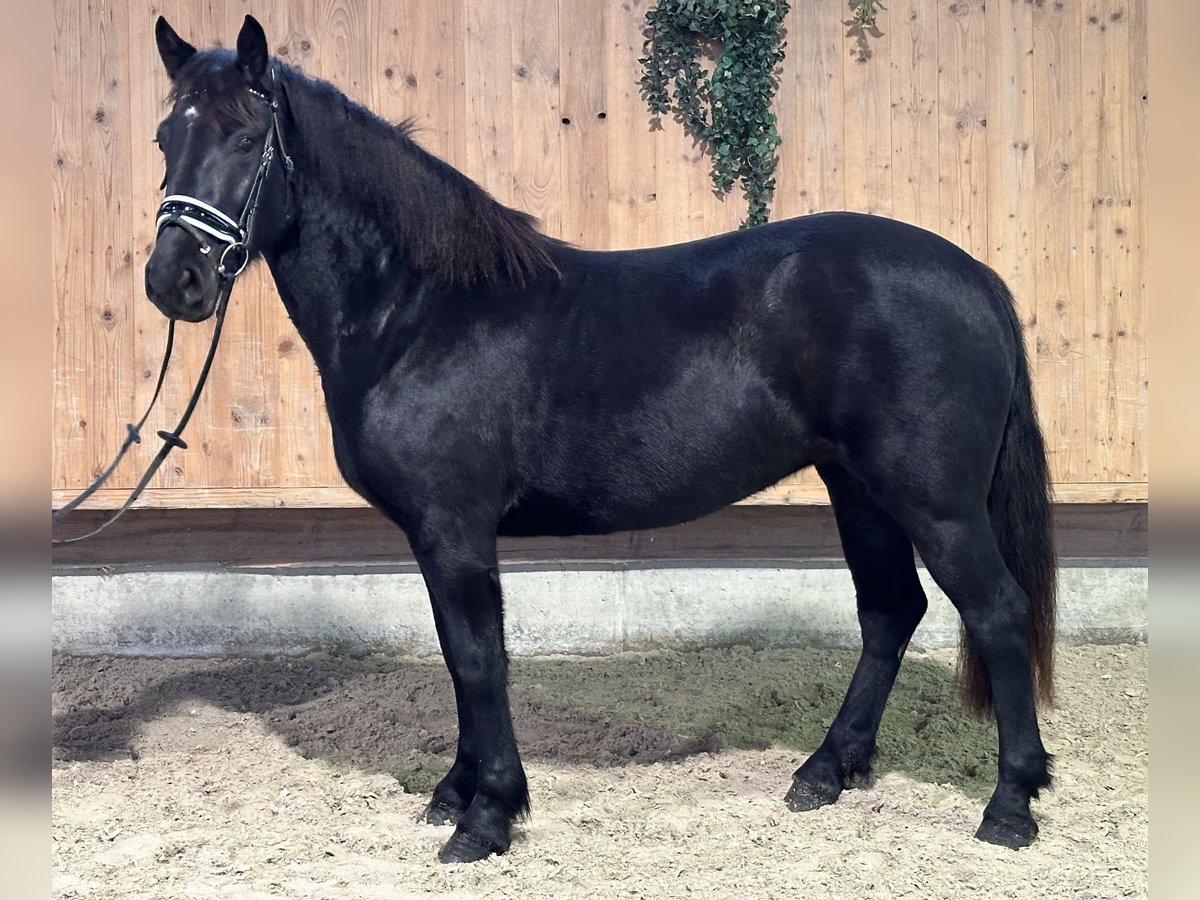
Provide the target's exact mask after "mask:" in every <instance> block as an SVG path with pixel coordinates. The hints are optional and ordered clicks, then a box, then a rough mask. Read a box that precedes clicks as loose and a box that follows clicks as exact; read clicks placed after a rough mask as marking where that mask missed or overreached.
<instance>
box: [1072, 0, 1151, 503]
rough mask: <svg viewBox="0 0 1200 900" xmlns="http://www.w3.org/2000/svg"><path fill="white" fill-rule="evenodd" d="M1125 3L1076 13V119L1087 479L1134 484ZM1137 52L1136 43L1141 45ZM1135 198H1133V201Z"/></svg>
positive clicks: (1137, 185)
mask: <svg viewBox="0 0 1200 900" xmlns="http://www.w3.org/2000/svg"><path fill="white" fill-rule="evenodd" d="M1130 6H1131V0H1089V2H1087V3H1085V4H1084V6H1083V10H1084V15H1085V21H1084V27H1083V31H1082V36H1081V39H1082V42H1083V43H1082V54H1083V61H1084V63H1083V65H1084V87H1083V115H1084V121H1085V124H1086V126H1087V130H1086V136H1085V145H1084V159H1085V162H1086V165H1085V168H1084V174H1083V180H1084V187H1085V190H1086V191H1088V194H1089V195H1090V200H1091V203H1090V207H1089V216H1088V221H1087V226H1086V239H1087V250H1088V261H1087V264H1086V270H1085V282H1084V283H1085V286H1086V287H1085V290H1086V292H1087V295H1088V302H1089V310H1088V321H1089V325H1090V328H1091V333H1090V334H1091V339H1090V340H1089V342H1088V352H1087V361H1086V364H1087V390H1088V400H1087V409H1088V420H1089V421H1088V426H1089V427H1088V440H1087V446H1088V448H1089V450H1090V455H1089V459H1088V466H1087V470H1086V472H1087V480H1088V481H1094V482H1114V481H1115V482H1119V481H1132V480H1135V476H1136V475H1140V473H1141V470H1142V461H1141V456H1142V454H1141V452H1140V448H1139V447H1135V446H1134V445H1133V441H1134V440H1135V438H1134V437H1133V436H1134V435H1136V434H1137V431H1138V423H1139V421H1140V420H1141V418H1142V414H1141V412H1140V411H1139V409H1138V406H1139V401H1140V400H1141V398H1142V397H1143V396H1144V387H1143V384H1142V382H1143V381H1144V379H1143V378H1141V377H1140V375H1139V372H1140V371H1141V370H1142V363H1141V361H1140V359H1139V357H1140V356H1141V354H1142V352H1143V349H1144V343H1143V337H1142V333H1141V324H1142V323H1141V322H1139V321H1137V320H1136V316H1137V315H1138V312H1139V307H1140V306H1141V304H1142V296H1143V286H1142V282H1143V278H1142V269H1141V263H1140V261H1139V259H1138V258H1139V257H1140V255H1141V253H1142V252H1143V244H1142V241H1141V236H1140V235H1139V234H1138V233H1137V231H1138V228H1139V227H1140V211H1139V210H1137V209H1135V203H1136V204H1138V205H1140V204H1141V203H1142V202H1143V197H1144V184H1143V183H1142V176H1141V173H1140V171H1139V163H1138V156H1139V155H1141V148H1138V147H1137V146H1135V141H1136V140H1137V137H1138V133H1139V131H1140V130H1141V129H1140V128H1139V126H1138V124H1137V121H1136V119H1135V117H1134V114H1133V108H1134V107H1136V106H1137V105H1139V104H1140V98H1141V93H1135V91H1138V92H1142V93H1144V84H1145V82H1144V79H1142V78H1136V79H1135V76H1134V71H1133V62H1132V60H1131V58H1130V57H1131V49H1132V47H1133V46H1134V45H1135V44H1136V43H1137V39H1135V38H1133V37H1132V34H1133V32H1135V31H1137V30H1139V29H1138V28H1137V26H1136V25H1134V26H1133V27H1132V28H1131V20H1133V19H1135V17H1134V16H1131V15H1130ZM1138 18H1140V17H1138ZM1143 46H1144V44H1143ZM1139 192H1140V193H1139Z"/></svg>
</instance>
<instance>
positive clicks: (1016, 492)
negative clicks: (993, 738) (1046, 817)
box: [959, 270, 1057, 715]
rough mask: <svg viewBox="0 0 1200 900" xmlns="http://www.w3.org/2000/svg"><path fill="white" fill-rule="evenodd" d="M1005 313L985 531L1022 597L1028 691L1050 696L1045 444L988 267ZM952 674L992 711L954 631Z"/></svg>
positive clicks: (1002, 293)
mask: <svg viewBox="0 0 1200 900" xmlns="http://www.w3.org/2000/svg"><path fill="white" fill-rule="evenodd" d="M988 274H989V276H990V278H991V280H992V282H993V289H994V290H995V292H996V293H997V294H998V295H999V298H1000V300H1001V301H1002V302H1003V304H1004V307H1005V310H1006V311H1007V313H1008V315H1009V318H1010V321H1011V324H1012V328H1013V334H1014V335H1015V336H1016V340H1017V371H1016V378H1015V379H1014V382H1013V392H1012V399H1011V401H1010V405H1009V408H1008V421H1007V422H1006V424H1005V426H1004V437H1003V440H1002V441H1001V444H1000V455H999V457H998V459H997V460H996V470H995V472H994V474H993V475H992V487H991V490H990V492H989V493H988V512H989V514H990V516H991V520H992V532H993V533H994V534H995V537H996V543H997V544H998V545H999V547H1000V553H1001V555H1002V556H1003V557H1004V562H1005V564H1006V565H1007V566H1008V570H1009V572H1011V573H1012V575H1013V577H1014V578H1015V579H1016V581H1017V584H1019V585H1020V586H1021V589H1022V590H1023V591H1024V592H1025V594H1026V595H1027V596H1028V597H1029V612H1030V623H1029V649H1030V668H1031V670H1032V671H1031V674H1032V676H1033V681H1034V689H1035V696H1036V697H1037V699H1038V700H1039V701H1041V702H1042V703H1044V704H1049V703H1051V702H1052V701H1053V699H1054V626H1055V594H1056V591H1057V579H1056V562H1055V553H1054V535H1053V532H1052V529H1051V513H1050V473H1049V469H1048V467H1047V465H1046V445H1045V442H1044V440H1043V438H1042V432H1041V429H1040V428H1039V427H1038V422H1037V416H1036V414H1035V412H1034V405H1033V392H1032V389H1031V387H1030V383H1029V360H1028V357H1027V355H1026V353H1025V345H1024V342H1023V340H1022V338H1021V322H1020V319H1018V318H1017V313H1016V309H1015V307H1014V305H1013V299H1012V294H1011V293H1009V290H1008V288H1007V287H1006V286H1005V284H1004V282H1003V281H1002V280H1001V279H1000V277H999V276H998V275H996V274H995V273H994V272H991V271H990V270H989V272H988ZM961 646H962V649H961V652H960V654H959V679H960V683H961V685H962V689H963V695H964V698H965V700H966V703H967V706H968V707H969V708H970V709H972V710H973V711H975V712H977V713H979V714H981V715H985V714H987V713H989V712H991V709H992V692H991V689H990V686H989V680H988V674H987V668H986V667H985V665H984V663H983V659H982V658H981V657H980V655H979V652H978V650H977V649H976V648H975V647H973V646H972V645H971V642H970V640H969V639H968V637H967V634H966V631H965V630H964V631H963V632H962V645H961Z"/></svg>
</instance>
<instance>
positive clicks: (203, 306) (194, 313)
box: [150, 294, 217, 322]
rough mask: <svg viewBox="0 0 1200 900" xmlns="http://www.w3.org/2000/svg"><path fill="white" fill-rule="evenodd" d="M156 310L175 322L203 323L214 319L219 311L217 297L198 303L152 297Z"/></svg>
mask: <svg viewBox="0 0 1200 900" xmlns="http://www.w3.org/2000/svg"><path fill="white" fill-rule="evenodd" d="M150 302H151V303H153V304H154V306H155V308H156V309H157V310H158V311H159V312H160V313H162V314H163V315H164V316H166V317H167V318H168V319H171V320H172V321H174V322H203V321H204V320H205V319H210V318H212V314H213V313H214V312H216V309H217V297H216V295H215V294H214V295H213V296H212V297H205V298H204V299H203V300H200V301H198V302H186V303H176V302H172V301H167V300H161V299H159V298H157V297H154V296H150Z"/></svg>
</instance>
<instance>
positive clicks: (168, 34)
mask: <svg viewBox="0 0 1200 900" xmlns="http://www.w3.org/2000/svg"><path fill="white" fill-rule="evenodd" d="M154 38H155V40H156V41H158V55H159V56H161V57H162V61H163V65H164V66H166V69H167V76H168V77H169V78H170V79H171V80H172V81H174V80H175V75H176V74H177V73H178V72H179V70H180V69H182V68H183V64H184V63H186V62H187V61H188V60H189V59H191V58H192V57H193V56H195V55H196V48H195V47H193V46H192V45H191V44H189V43H188V42H187V41H185V40H184V39H183V38H181V37H180V36H179V35H177V34H176V33H175V29H174V28H172V27H171V26H170V25H168V24H167V20H166V19H164V18H163V17H162V16H159V17H158V21H157V22H155V23H154Z"/></svg>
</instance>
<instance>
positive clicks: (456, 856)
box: [438, 830, 508, 863]
mask: <svg viewBox="0 0 1200 900" xmlns="http://www.w3.org/2000/svg"><path fill="white" fill-rule="evenodd" d="M507 849H508V848H507V847H497V846H495V845H493V844H491V843H490V842H486V841H483V840H481V839H479V838H477V837H475V836H474V835H471V834H467V833H465V832H463V831H461V830H455V832H454V834H452V835H451V836H450V840H448V841H446V846H444V847H443V848H442V849H441V851H440V852H439V853H438V862H443V863H471V862H479V861H480V860H481V859H487V858H488V857H489V856H491V855H492V854H493V853H495V854H500V853H503V852H504V851H505V850H507Z"/></svg>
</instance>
